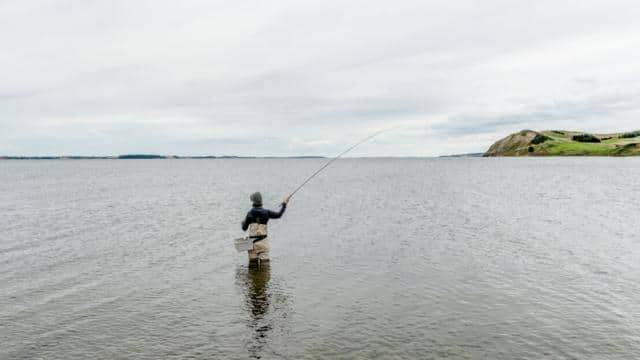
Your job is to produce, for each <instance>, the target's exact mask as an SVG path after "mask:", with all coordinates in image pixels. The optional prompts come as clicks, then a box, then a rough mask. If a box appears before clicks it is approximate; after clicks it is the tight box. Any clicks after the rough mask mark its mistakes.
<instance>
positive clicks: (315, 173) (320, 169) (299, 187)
mask: <svg viewBox="0 0 640 360" xmlns="http://www.w3.org/2000/svg"><path fill="white" fill-rule="evenodd" d="M397 128H398V127H393V128H391V129H385V130H380V131H378V132H376V133H374V134H372V135H369V136H367V137H366V138H364V139H362V140H360V141H358V142H357V143H355V144H354V145H352V146H351V147H349V148H348V149H347V150H345V151H343V152H341V153H340V154H339V155H338V156H336V157H334V158H333V159H330V160H329V161H327V162H326V163H325V164H324V165H322V166H321V167H320V168H319V169H318V170H316V171H315V172H314V173H313V174H311V176H309V177H308V178H307V179H306V180H305V181H303V182H302V184H300V185H299V186H298V187H297V188H296V189H295V190H293V192H292V193H291V194H289V196H288V197H289V198H292V197H293V195H294V194H295V193H297V192H298V191H299V190H300V189H302V187H304V186H305V185H306V184H307V183H308V182H309V181H311V179H313V178H314V177H316V175H318V174H320V173H321V172H322V170H324V169H326V168H327V167H328V166H329V165H331V164H332V163H333V162H334V161H336V160H338V159H340V158H341V157H342V156H343V155H345V154H347V153H348V152H349V151H351V150H353V149H355V148H357V147H358V146H360V145H362V144H364V143H366V142H367V141H369V140H371V139H373V138H375V137H376V136H378V135H380V134H382V133H385V132H388V131H391V130H394V129H397Z"/></svg>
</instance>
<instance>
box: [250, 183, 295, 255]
mask: <svg viewBox="0 0 640 360" xmlns="http://www.w3.org/2000/svg"><path fill="white" fill-rule="evenodd" d="M249 199H250V200H251V202H252V204H253V207H252V208H251V210H249V212H248V213H247V217H246V218H245V219H244V221H243V222H242V230H244V231H247V230H249V238H250V239H252V240H253V249H252V250H249V251H248V252H249V262H255V261H258V260H259V261H260V262H262V261H269V239H268V238H267V223H268V222H269V219H279V218H281V217H282V214H284V211H285V210H286V208H287V204H288V203H289V196H287V197H286V198H284V200H283V201H282V204H280V211H279V212H275V211H271V210H268V209H265V208H263V207H262V195H261V194H260V193H259V192H255V193H253V194H251V196H249Z"/></svg>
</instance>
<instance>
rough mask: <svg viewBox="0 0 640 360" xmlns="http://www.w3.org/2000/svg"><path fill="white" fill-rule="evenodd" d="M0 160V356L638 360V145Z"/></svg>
mask: <svg viewBox="0 0 640 360" xmlns="http://www.w3.org/2000/svg"><path fill="white" fill-rule="evenodd" d="M321 162H322V160H312V159H305V160H302V159H299V160H296V159H280V160H277V159H273V160H142V161H137V160H131V161H123V160H121V161H117V160H116V161H109V160H93V161H2V162H0V229H1V233H0V344H1V345H0V358H1V359H23V358H24V359H33V358H47V359H85V358H102V359H113V358H139V359H156V358H178V359H182V358H220V359H234V358H238V359H246V358H252V357H253V358H264V359H271V358H288V359H318V358H329V359H330V358H381V359H388V358H422V359H439V358H451V359H478V358H481V359H482V358H490V359H516V358H521V359H543V358H548V359H565V358H566V359H572V358H577V359H585V358H590V359H604V358H616V359H618V358H619V359H623V358H627V359H631V358H638V357H640V287H639V286H638V283H637V281H638V279H640V241H639V240H640V235H639V230H640V222H639V220H638V219H639V217H638V214H639V213H640V187H638V186H637V182H638V179H640V159H636V158H634V159H604V158H602V159H600V158H598V159H591V158H572V159H567V158H544V159H543V158H540V159H368V160H362V159H347V160H341V161H339V162H337V163H335V164H334V165H333V166H332V167H330V168H329V169H327V171H326V172H325V173H323V175H321V176H319V177H318V178H316V179H314V180H313V181H312V182H311V183H310V184H309V185H308V186H307V187H305V188H304V189H303V190H302V191H301V192H300V193H299V194H298V195H297V196H296V197H295V198H294V199H293V200H292V201H291V204H290V207H289V209H288V210H287V213H286V214H285V216H284V218H283V219H281V220H279V221H274V222H272V223H271V225H270V232H271V239H272V262H271V266H270V267H263V268H261V269H259V270H255V269H249V268H248V267H247V262H246V255H244V254H237V253H236V252H235V250H234V248H233V239H234V238H236V237H238V236H241V235H242V234H241V232H240V229H239V223H240V221H241V219H242V217H243V216H244V214H245V213H246V211H247V210H248V206H249V203H248V195H249V193H250V192H252V191H255V190H261V191H262V192H263V195H264V197H265V204H267V205H273V207H276V205H277V204H278V203H279V202H280V201H281V197H282V196H283V195H285V194H286V193H287V192H288V191H290V190H291V189H292V188H294V187H295V185H296V183H297V182H299V181H301V180H303V179H304V178H305V177H306V175H308V174H309V173H311V172H312V171H313V170H314V169H315V168H316V167H317V166H319V165H320V164H321Z"/></svg>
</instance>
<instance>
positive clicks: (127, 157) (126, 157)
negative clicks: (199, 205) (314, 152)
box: [0, 154, 326, 160]
mask: <svg viewBox="0 0 640 360" xmlns="http://www.w3.org/2000/svg"><path fill="white" fill-rule="evenodd" d="M325 158H326V157H324V156H226V155H223V156H213V155H203V156H177V155H155V154H124V155H116V156H0V160H100V159H102V160H131V159H143V160H146V159H149V160H153V159H325Z"/></svg>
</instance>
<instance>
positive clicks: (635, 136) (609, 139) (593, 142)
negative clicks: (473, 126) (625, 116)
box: [484, 130, 640, 157]
mask: <svg viewBox="0 0 640 360" xmlns="http://www.w3.org/2000/svg"><path fill="white" fill-rule="evenodd" d="M636 155H640V131H633V132H627V133H616V134H589V133H585V132H578V131H565V130H547V131H540V132H538V131H533V130H522V131H520V132H517V133H515V134H511V135H509V136H507V137H505V138H503V139H501V140H498V141H497V142H496V143H495V144H493V145H492V146H491V147H490V148H489V150H487V152H486V153H485V154H484V156H485V157H492V156H636Z"/></svg>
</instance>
